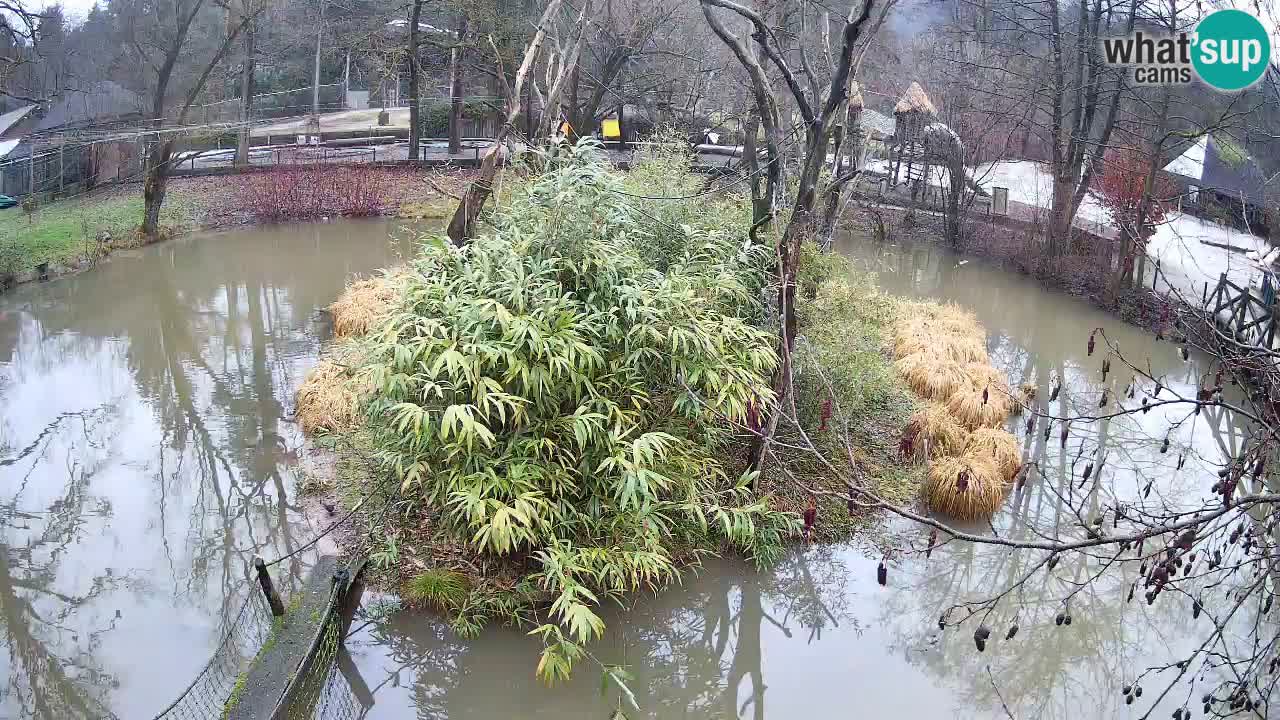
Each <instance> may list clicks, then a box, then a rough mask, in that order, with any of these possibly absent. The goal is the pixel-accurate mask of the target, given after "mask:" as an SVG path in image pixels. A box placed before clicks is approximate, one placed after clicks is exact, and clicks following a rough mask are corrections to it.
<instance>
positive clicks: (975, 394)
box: [893, 302, 1021, 520]
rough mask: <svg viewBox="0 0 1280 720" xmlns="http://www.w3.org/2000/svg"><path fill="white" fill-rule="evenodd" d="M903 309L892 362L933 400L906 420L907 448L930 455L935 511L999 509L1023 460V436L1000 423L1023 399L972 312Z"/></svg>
mask: <svg viewBox="0 0 1280 720" xmlns="http://www.w3.org/2000/svg"><path fill="white" fill-rule="evenodd" d="M899 313H900V314H899V320H898V321H897V322H896V323H895V324H894V337H893V351H894V355H895V357H897V358H898V359H897V361H896V362H895V363H894V367H895V369H896V370H897V371H898V373H899V374H901V375H902V377H903V378H904V379H905V380H906V381H907V384H908V385H910V386H911V389H912V390H913V391H915V393H916V394H917V395H919V396H920V397H922V398H924V399H927V400H930V401H931V402H929V403H928V404H926V405H925V406H924V407H922V408H921V409H920V410H918V411H917V412H916V413H915V414H914V415H913V416H912V418H911V421H910V422H909V423H908V425H907V428H906V431H905V433H904V435H903V439H902V442H901V444H900V448H901V450H902V451H903V455H904V456H907V457H910V456H916V457H925V459H926V460H928V461H929V462H930V469H929V477H928V480H927V482H926V484H925V498H926V500H927V501H928V503H929V505H930V507H932V508H933V509H934V510H935V511H937V512H940V513H944V514H946V515H950V516H952V517H955V518H958V519H962V520H973V519H976V518H978V517H982V516H984V515H989V514H991V513H994V512H995V511H996V510H998V509H999V508H1000V504H1001V503H1002V502H1003V501H1004V497H1005V493H1006V492H1007V491H1008V488H1009V486H1010V480H1011V479H1012V477H1013V476H1014V475H1015V474H1016V473H1017V471H1018V468H1019V467H1020V466H1021V453H1020V451H1019V448H1018V443H1017V440H1016V439H1015V438H1014V437H1013V436H1012V435H1010V434H1009V433H1007V432H1005V431H1004V430H1002V429H999V428H1000V425H1001V424H1003V423H1004V422H1005V420H1006V419H1008V417H1009V415H1011V414H1012V413H1014V412H1016V411H1017V410H1019V409H1020V402H1019V399H1018V398H1016V397H1014V395H1013V391H1012V390H1011V389H1010V387H1009V384H1008V382H1007V381H1006V379H1005V377H1004V374H1003V373H1001V372H1000V371H999V370H997V369H996V368H994V367H992V366H991V364H990V361H989V359H988V356H987V348H986V331H985V330H984V329H983V327H982V325H981V324H980V323H979V322H978V320H977V318H976V317H974V315H973V313H971V312H969V311H967V310H965V309H963V308H960V307H957V306H954V305H935V304H931V303H920V302H911V303H903V304H902V306H901V307H900V308H899ZM925 447H927V448H928V450H927V452H923V453H922V452H921V450H922V449H923V448H925ZM908 451H910V452H908Z"/></svg>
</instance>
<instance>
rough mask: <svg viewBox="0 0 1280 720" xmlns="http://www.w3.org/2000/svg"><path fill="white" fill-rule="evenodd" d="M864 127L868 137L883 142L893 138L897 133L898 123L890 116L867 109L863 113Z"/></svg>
mask: <svg viewBox="0 0 1280 720" xmlns="http://www.w3.org/2000/svg"><path fill="white" fill-rule="evenodd" d="M862 127H863V128H865V129H866V131H867V137H869V138H872V139H875V140H883V139H885V138H889V137H893V134H894V133H895V132H897V130H898V121H897V120H895V119H893V118H891V117H889V116H888V115H885V114H883V113H878V112H876V111H875V110H872V109H871V108H867V109H865V110H863V111H862Z"/></svg>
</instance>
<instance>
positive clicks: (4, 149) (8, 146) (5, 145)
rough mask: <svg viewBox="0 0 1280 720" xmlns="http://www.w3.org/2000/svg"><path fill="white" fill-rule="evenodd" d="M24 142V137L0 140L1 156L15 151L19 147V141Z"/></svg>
mask: <svg viewBox="0 0 1280 720" xmlns="http://www.w3.org/2000/svg"><path fill="white" fill-rule="evenodd" d="M20 142H22V138H13V139H12V140H0V158H3V157H4V156H6V155H8V154H9V153H11V152H13V149H14V148H16V147H18V143H20Z"/></svg>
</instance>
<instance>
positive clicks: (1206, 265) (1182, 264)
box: [1147, 214, 1270, 303]
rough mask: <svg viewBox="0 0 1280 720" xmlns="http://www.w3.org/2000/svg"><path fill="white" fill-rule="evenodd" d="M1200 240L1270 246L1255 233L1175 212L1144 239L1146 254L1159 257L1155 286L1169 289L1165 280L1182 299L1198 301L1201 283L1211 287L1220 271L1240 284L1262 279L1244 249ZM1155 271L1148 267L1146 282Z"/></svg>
mask: <svg viewBox="0 0 1280 720" xmlns="http://www.w3.org/2000/svg"><path fill="white" fill-rule="evenodd" d="M1203 241H1208V242H1212V243H1217V244H1219V245H1230V246H1232V247H1236V248H1241V249H1242V250H1247V251H1252V252H1262V253H1265V252H1266V251H1267V250H1269V249H1270V246H1269V245H1268V243H1267V241H1266V240H1264V239H1263V238H1260V237H1257V236H1256V235H1250V234H1249V233H1245V232H1240V231H1239V230H1236V229H1234V228H1230V227H1225V226H1223V225H1218V224H1217V223H1213V222H1209V221H1207V220H1201V219H1200V218H1196V217H1192V216H1190V215H1182V214H1176V215H1174V216H1173V217H1172V218H1171V219H1170V220H1169V221H1168V222H1166V223H1164V224H1162V225H1160V226H1159V227H1158V228H1156V233H1155V235H1153V236H1152V237H1151V239H1150V240H1148V241H1147V256H1148V257H1150V258H1153V259H1156V260H1159V261H1160V273H1161V276H1162V278H1161V282H1160V287H1158V288H1157V289H1158V290H1160V291H1166V290H1168V289H1169V286H1168V285H1166V284H1165V281H1166V280H1167V281H1168V283H1169V284H1170V285H1172V286H1173V289H1174V290H1176V291H1178V292H1179V293H1181V294H1182V295H1183V298H1184V299H1185V300H1187V301H1188V302H1192V303H1198V302H1199V301H1200V298H1201V296H1202V295H1203V293H1204V284H1205V283H1206V282H1207V283H1209V288H1210V289H1211V290H1212V289H1213V286H1214V285H1215V284H1217V282H1218V278H1220V277H1221V276H1222V274H1223V273H1226V275H1227V278H1228V279H1229V280H1231V281H1232V282H1234V283H1236V284H1237V285H1240V286H1241V287H1248V286H1249V284H1250V283H1253V284H1260V283H1261V282H1262V279H1261V278H1262V269H1261V268H1260V267H1259V266H1258V264H1257V263H1255V262H1253V261H1252V260H1249V259H1248V258H1246V257H1245V255H1244V253H1243V252H1233V251H1231V250H1227V249H1226V248H1220V247H1215V246H1213V245H1206V244H1204V242H1203ZM1154 272H1155V270H1154V268H1151V269H1149V270H1148V277H1147V284H1148V285H1150V284H1151V282H1152V281H1153V280H1154Z"/></svg>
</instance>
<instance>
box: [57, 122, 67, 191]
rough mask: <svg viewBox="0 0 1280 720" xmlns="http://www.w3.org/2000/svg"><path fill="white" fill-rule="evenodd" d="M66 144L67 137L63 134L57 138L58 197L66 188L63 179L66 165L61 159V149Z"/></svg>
mask: <svg viewBox="0 0 1280 720" xmlns="http://www.w3.org/2000/svg"><path fill="white" fill-rule="evenodd" d="M66 146H67V138H66V137H65V136H64V137H62V138H60V139H59V140H58V197H62V193H63V191H64V190H65V188H66V182H65V180H64V175H63V173H64V171H65V169H66V166H65V165H64V163H63V160H62V151H63V149H65V148H66Z"/></svg>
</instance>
